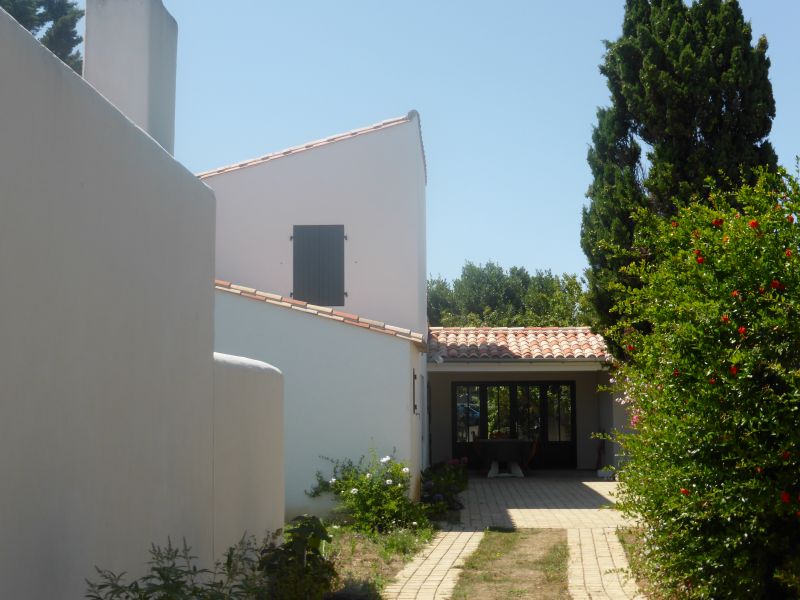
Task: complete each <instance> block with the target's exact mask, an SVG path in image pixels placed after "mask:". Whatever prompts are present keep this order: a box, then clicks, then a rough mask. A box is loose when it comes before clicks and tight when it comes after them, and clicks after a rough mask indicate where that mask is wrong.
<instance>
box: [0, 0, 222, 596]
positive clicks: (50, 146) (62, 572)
mask: <svg viewBox="0 0 800 600" xmlns="http://www.w3.org/2000/svg"><path fill="white" fill-rule="evenodd" d="M0 106H2V114H0V215H2V218H0V281H2V282H3V284H2V303H1V306H2V310H0V339H2V340H3V344H2V346H0V382H2V387H1V389H0V482H2V483H0V486H2V491H1V492H0V502H1V503H2V504H1V506H2V509H0V532H2V535H1V536H0V582H2V584H0V587H1V588H2V592H0V595H2V596H3V597H5V598H42V599H44V598H48V599H52V598H77V597H82V595H83V593H84V591H85V583H84V578H86V577H92V576H93V574H94V566H95V565H100V566H103V567H107V568H111V569H114V570H117V571H122V570H125V571H129V572H134V573H136V572H138V571H140V570H141V569H142V568H143V566H144V562H145V560H146V559H147V550H148V548H149V545H150V544H151V542H157V543H165V542H166V540H167V536H172V539H173V540H176V541H177V540H180V539H181V538H182V537H184V536H185V537H186V539H187V541H188V542H189V543H190V544H191V545H192V547H193V550H194V553H195V554H197V555H198V557H199V558H200V560H201V561H202V562H203V563H205V564H208V563H209V561H210V560H211V554H212V534H213V531H212V530H213V526H212V505H213V499H212V471H211V463H212V446H211V435H212V414H213V413H212V408H213V407H212V387H213V381H212V370H213V369H212V365H213V363H212V351H213V323H212V318H213V301H214V298H213V291H212V286H211V282H212V279H213V274H214V246H213V240H214V198H213V194H212V192H211V191H210V190H209V189H208V188H206V186H204V185H203V184H202V183H200V182H199V181H197V179H196V178H195V177H193V176H192V174H191V173H189V172H188V171H187V170H186V169H184V168H183V167H182V166H181V165H180V164H178V163H177V162H175V161H174V160H173V159H172V158H171V157H170V156H169V155H168V154H167V153H166V152H165V151H164V150H163V149H162V148H161V147H160V146H158V145H157V144H156V143H154V141H153V140H152V139H151V138H149V137H148V136H147V135H145V134H144V133H143V132H142V131H141V130H139V129H137V128H136V127H135V126H134V125H133V124H132V123H131V122H130V121H129V120H128V119H127V118H125V117H124V116H123V115H122V114H120V113H119V112H118V111H117V110H116V109H115V108H114V107H113V106H111V105H110V104H109V103H108V102H106V100H104V99H103V98H102V97H101V96H100V95H98V94H97V93H96V92H95V91H94V90H93V89H92V88H91V87H90V86H89V85H88V84H86V82H84V81H83V80H82V79H81V78H80V77H78V76H77V75H76V74H75V73H73V72H72V71H71V70H70V69H69V68H68V67H66V66H65V65H64V64H63V63H61V62H60V61H59V60H58V59H57V58H55V57H54V56H53V55H52V54H50V52H48V51H47V50H46V49H44V48H43V47H42V46H41V45H40V44H39V43H38V42H37V41H35V40H34V39H33V37H31V35H30V34H29V33H27V32H26V31H24V30H23V29H22V28H21V27H20V26H19V25H17V24H16V22H14V21H13V20H12V19H11V18H10V17H9V16H8V15H7V14H6V13H4V12H3V11H0Z"/></svg>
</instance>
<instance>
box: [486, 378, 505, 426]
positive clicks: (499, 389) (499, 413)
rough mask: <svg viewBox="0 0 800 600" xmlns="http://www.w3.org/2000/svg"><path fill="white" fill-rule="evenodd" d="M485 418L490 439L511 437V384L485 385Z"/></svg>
mask: <svg viewBox="0 0 800 600" xmlns="http://www.w3.org/2000/svg"><path fill="white" fill-rule="evenodd" d="M486 419H487V429H488V432H489V438H490V439H511V386H509V385H489V386H486Z"/></svg>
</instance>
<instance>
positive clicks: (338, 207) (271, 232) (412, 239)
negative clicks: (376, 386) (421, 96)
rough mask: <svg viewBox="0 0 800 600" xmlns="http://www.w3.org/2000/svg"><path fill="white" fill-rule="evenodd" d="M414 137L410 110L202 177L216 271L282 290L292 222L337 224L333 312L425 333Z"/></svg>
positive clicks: (420, 164) (421, 190)
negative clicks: (341, 245)
mask: <svg viewBox="0 0 800 600" xmlns="http://www.w3.org/2000/svg"><path fill="white" fill-rule="evenodd" d="M265 143H268V140H267V141H265ZM421 144H422V142H421V138H420V129H419V118H418V116H417V115H416V113H415V112H412V113H411V118H410V120H409V121H407V122H404V123H400V124H397V125H392V126H389V127H385V128H383V129H379V130H376V131H374V132H370V133H366V134H362V135H358V136H355V137H352V138H349V139H344V140H341V141H337V142H333V143H329V144H325V145H322V146H319V147H316V148H312V149H309V150H303V151H300V152H296V153H294V154H290V155H288V156H285V157H282V158H278V159H273V160H270V161H268V162H265V163H262V164H258V165H253V166H249V167H245V168H241V169H237V170H233V171H230V172H227V173H223V174H218V175H213V176H209V177H206V178H205V179H204V181H205V182H206V183H207V184H208V185H209V186H211V187H212V188H213V189H214V191H215V193H216V196H217V277H218V278H219V279H224V280H227V281H232V282H234V283H239V284H242V285H247V286H250V287H254V288H257V289H261V290H265V291H269V292H274V293H277V294H281V295H283V296H287V297H288V296H290V295H291V292H292V287H293V282H292V276H293V274H292V267H293V262H292V253H293V246H292V242H291V240H290V237H291V235H292V228H293V226H294V225H344V230H345V235H346V236H347V241H346V242H345V268H344V270H345V291H346V292H347V297H346V298H345V304H344V308H343V310H345V311H347V312H351V313H355V314H358V315H361V316H365V317H368V318H371V319H376V320H379V321H383V322H386V323H390V324H392V325H396V326H400V327H406V328H409V329H411V330H413V331H417V332H425V331H427V317H426V312H425V302H426V298H425V294H426V277H427V271H426V264H425V166H424V159H423V153H422V146H421Z"/></svg>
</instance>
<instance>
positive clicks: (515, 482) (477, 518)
mask: <svg viewBox="0 0 800 600" xmlns="http://www.w3.org/2000/svg"><path fill="white" fill-rule="evenodd" d="M615 487H616V484H615V483H614V482H610V481H603V480H599V479H597V478H595V477H593V476H592V474H587V473H586V472H581V471H577V472H576V471H559V472H538V473H536V474H535V475H533V476H531V477H526V478H525V479H483V478H475V479H470V481H469V488H468V489H467V491H466V492H465V493H464V494H462V500H463V501H464V504H465V507H464V510H462V511H461V524H460V525H457V526H453V527H452V528H451V529H450V530H449V531H441V532H439V533H438V534H437V535H436V537H435V538H434V539H433V541H432V542H431V544H430V545H429V546H427V547H426V548H425V549H424V550H423V551H422V552H421V553H420V554H419V555H418V556H417V557H416V558H415V559H414V560H413V561H412V562H410V563H409V564H408V565H406V567H405V568H404V569H403V570H402V571H401V572H400V573H399V574H398V576H397V578H396V580H395V583H393V584H391V585H389V586H387V588H386V590H385V592H384V596H385V598H386V599H387V600H445V599H447V598H450V597H451V594H452V591H453V588H454V586H455V583H456V580H457V579H458V575H459V572H460V571H459V569H458V567H459V566H460V565H461V564H462V563H463V562H464V560H465V559H466V557H467V556H469V555H470V554H471V553H472V552H473V551H474V550H475V548H477V546H478V544H479V543H480V540H481V538H482V537H483V532H484V531H485V530H486V528H488V527H514V528H520V529H522V528H525V529H527V528H542V529H551V528H554V529H566V530H567V544H568V546H569V557H570V558H569V571H568V578H569V592H570V595H571V596H572V597H573V598H574V599H575V600H583V599H588V598H591V599H593V600H594V599H611V600H617V599H633V598H635V599H639V598H641V596H640V595H638V593H637V590H636V585H635V584H634V583H633V582H632V581H630V580H628V579H627V578H626V577H625V575H624V573H622V572H621V571H622V570H623V569H625V568H627V566H628V564H627V560H626V558H625V553H624V551H623V550H622V547H621V545H620V543H619V541H618V539H617V536H616V532H615V530H616V528H617V527H618V526H620V525H624V523H625V522H624V520H623V518H622V516H621V515H620V514H619V513H618V512H617V511H615V510H612V509H609V508H607V506H608V505H609V504H610V503H611V502H612V501H613V500H612V498H611V495H610V494H611V492H612V491H613V490H614V488H615Z"/></svg>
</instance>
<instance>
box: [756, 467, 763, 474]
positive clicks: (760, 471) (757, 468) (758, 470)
mask: <svg viewBox="0 0 800 600" xmlns="http://www.w3.org/2000/svg"><path fill="white" fill-rule="evenodd" d="M763 470H764V469H762V468H761V467H756V473H758V474H759V475H760V474H761V473H762V471H763Z"/></svg>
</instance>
